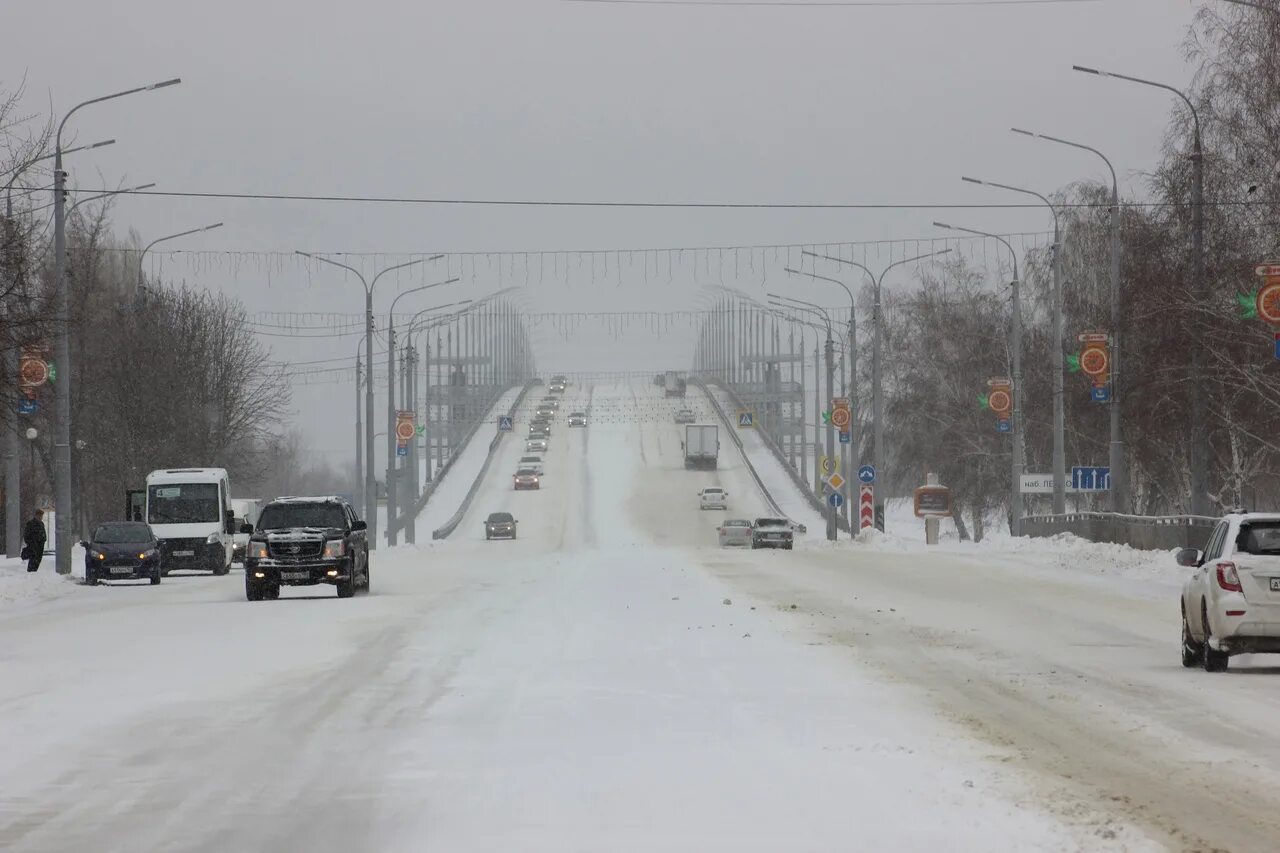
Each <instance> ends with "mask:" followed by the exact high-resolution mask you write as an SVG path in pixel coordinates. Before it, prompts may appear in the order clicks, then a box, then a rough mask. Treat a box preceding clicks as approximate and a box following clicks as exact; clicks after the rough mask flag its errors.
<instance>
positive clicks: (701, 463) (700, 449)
mask: <svg viewBox="0 0 1280 853" xmlns="http://www.w3.org/2000/svg"><path fill="white" fill-rule="evenodd" d="M719 455H720V428H719V427H717V426H716V425H715V424H687V425H686V426H685V428H684V467H686V468H715V467H716V458H717V457H718V456H719Z"/></svg>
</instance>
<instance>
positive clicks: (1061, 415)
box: [960, 176, 1119, 515]
mask: <svg viewBox="0 0 1280 853" xmlns="http://www.w3.org/2000/svg"><path fill="white" fill-rule="evenodd" d="M960 180H962V181H966V182H968V183H971V184H978V185H979V186H984V187H995V188H996V189H1001V190H1008V191H1009V192H1015V193H1021V194H1022V195H1029V196H1034V197H1035V198H1038V199H1040V201H1042V202H1044V205H1045V206H1046V207H1048V208H1049V212H1050V213H1051V214H1053V350H1052V352H1051V354H1050V355H1051V362H1050V370H1051V371H1052V375H1053V459H1052V467H1053V512H1054V513H1055V514H1057V515H1061V514H1063V513H1065V512H1066V511H1067V452H1066V408H1065V405H1066V401H1065V399H1064V396H1063V395H1064V394H1065V389H1064V387H1063V386H1064V380H1065V374H1066V358H1065V345H1064V343H1063V336H1064V335H1065V331H1064V321H1063V318H1062V246H1061V244H1060V242H1059V236H1060V230H1059V224H1058V210H1057V208H1055V207H1054V206H1053V202H1051V201H1049V199H1048V198H1046V197H1045V196H1043V195H1041V194H1040V193H1038V192H1036V191H1035V190H1028V189H1024V188H1022V187H1015V186H1011V185H1009V184H998V183H996V182H995V181H981V180H978V179H977V178H969V177H963V176H962V177H961V178H960ZM1114 388H1115V385H1114V379H1113V380H1112V389H1113V392H1114ZM1111 403H1112V409H1111V411H1112V412H1113V413H1115V412H1118V411H1119V407H1118V405H1117V404H1116V401H1115V398H1114V397H1113V398H1112V400H1111ZM1115 482H1116V477H1115V476H1114V475H1113V476H1112V478H1111V483H1112V487H1113V488H1114V486H1115ZM1112 509H1115V508H1114V507H1112Z"/></svg>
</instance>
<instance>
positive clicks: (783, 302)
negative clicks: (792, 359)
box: [767, 293, 837, 542]
mask: <svg viewBox="0 0 1280 853" xmlns="http://www.w3.org/2000/svg"><path fill="white" fill-rule="evenodd" d="M767 295H768V296H770V297H772V298H773V299H774V300H776V301H775V302H774V303H773V304H774V305H779V306H786V307H795V306H800V310H808V311H809V312H810V313H812V314H816V315H818V316H820V317H822V318H823V320H824V321H825V322H826V324H827V343H826V346H825V347H824V350H825V354H826V367H827V399H828V400H833V399H835V391H836V389H835V375H836V367H835V339H834V338H833V337H832V334H831V328H832V323H831V315H830V314H828V313H827V311H826V309H825V308H823V307H822V306H820V305H817V304H815V303H813V302H805V301H803V300H801V299H795V298H793V297H790V296H780V295H778V294H776V293H770V294H767ZM788 303H791V304H788ZM818 416H819V418H820V417H821V410H819V415H818ZM835 442H836V435H835V431H834V430H832V429H831V427H830V425H828V426H827V458H828V459H832V460H834V459H835V456H836V444H835ZM836 530H837V527H836V508H835V507H834V506H833V505H832V504H831V503H830V502H828V503H827V540H828V541H830V542H834V541H836V538H837V537H836Z"/></svg>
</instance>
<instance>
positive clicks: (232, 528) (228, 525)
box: [222, 510, 236, 535]
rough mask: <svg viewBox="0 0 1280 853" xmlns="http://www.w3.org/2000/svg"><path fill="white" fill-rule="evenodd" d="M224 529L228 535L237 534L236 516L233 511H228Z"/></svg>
mask: <svg viewBox="0 0 1280 853" xmlns="http://www.w3.org/2000/svg"><path fill="white" fill-rule="evenodd" d="M222 528H223V530H225V531H226V532H227V534H228V535H230V534H232V533H235V532H236V514H235V512H234V511H233V510H227V514H226V516H225V521H224V522H223V525H222Z"/></svg>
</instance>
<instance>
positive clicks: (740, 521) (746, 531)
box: [716, 518, 751, 548]
mask: <svg viewBox="0 0 1280 853" xmlns="http://www.w3.org/2000/svg"><path fill="white" fill-rule="evenodd" d="M716 533H717V535H718V536H719V537H720V547H721V548H726V547H728V546H729V545H742V546H744V547H746V548H750V547H751V522H750V521H748V520H747V519H745V518H726V519H725V520H724V521H723V522H722V523H721V524H720V526H719V527H718V528H716Z"/></svg>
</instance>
